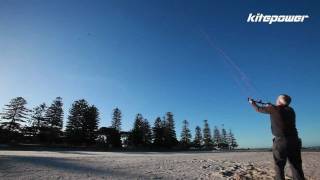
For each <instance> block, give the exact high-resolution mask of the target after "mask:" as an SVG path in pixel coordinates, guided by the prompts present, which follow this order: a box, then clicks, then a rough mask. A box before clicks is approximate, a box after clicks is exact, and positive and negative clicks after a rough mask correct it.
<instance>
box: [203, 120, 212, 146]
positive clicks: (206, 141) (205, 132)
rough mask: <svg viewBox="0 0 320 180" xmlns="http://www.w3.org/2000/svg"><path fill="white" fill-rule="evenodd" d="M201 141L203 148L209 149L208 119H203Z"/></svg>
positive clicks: (210, 139) (210, 141)
mask: <svg viewBox="0 0 320 180" xmlns="http://www.w3.org/2000/svg"><path fill="white" fill-rule="evenodd" d="M203 143H204V146H205V148H208V149H209V148H211V147H212V138H211V130H210V127H209V124H208V120H204V128H203Z"/></svg>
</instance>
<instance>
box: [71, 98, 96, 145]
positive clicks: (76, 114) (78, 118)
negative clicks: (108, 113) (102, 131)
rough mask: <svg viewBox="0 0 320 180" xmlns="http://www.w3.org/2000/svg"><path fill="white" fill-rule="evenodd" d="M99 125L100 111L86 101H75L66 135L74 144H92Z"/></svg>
mask: <svg viewBox="0 0 320 180" xmlns="http://www.w3.org/2000/svg"><path fill="white" fill-rule="evenodd" d="M98 124H99V111H98V109H97V108H96V107H95V106H90V105H89V104H88V102H87V101H86V100H84V99H81V100H78V101H75V102H74V103H73V104H72V107H71V109H70V115H69V117H68V123H67V128H66V135H67V138H68V140H69V141H70V142H71V143H74V144H81V143H86V144H92V143H93V142H94V139H95V137H96V132H97V129H98Z"/></svg>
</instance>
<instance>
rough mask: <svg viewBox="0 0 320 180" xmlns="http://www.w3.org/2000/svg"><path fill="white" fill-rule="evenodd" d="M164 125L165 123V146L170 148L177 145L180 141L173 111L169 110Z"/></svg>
mask: <svg viewBox="0 0 320 180" xmlns="http://www.w3.org/2000/svg"><path fill="white" fill-rule="evenodd" d="M164 125H165V131H164V138H165V146H167V147H168V148H171V147H173V146H175V145H176V144H177V142H178V140H177V136H176V130H175V123H174V119H173V114H172V113H171V112H167V114H166V120H165V123H164Z"/></svg>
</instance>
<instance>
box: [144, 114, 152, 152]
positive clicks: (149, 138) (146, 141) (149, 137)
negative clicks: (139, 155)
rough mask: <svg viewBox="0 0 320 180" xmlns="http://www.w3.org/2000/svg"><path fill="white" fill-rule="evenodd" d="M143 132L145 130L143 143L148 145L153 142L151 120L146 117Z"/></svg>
mask: <svg viewBox="0 0 320 180" xmlns="http://www.w3.org/2000/svg"><path fill="white" fill-rule="evenodd" d="M142 132H143V145H144V146H145V147H148V146H150V145H151V143H152V132H151V127H150V124H149V121H148V120H147V119H144V121H143V123H142Z"/></svg>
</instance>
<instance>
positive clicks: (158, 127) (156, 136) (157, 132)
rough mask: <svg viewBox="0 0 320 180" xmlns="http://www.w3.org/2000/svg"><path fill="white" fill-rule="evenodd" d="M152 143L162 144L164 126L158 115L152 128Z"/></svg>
mask: <svg viewBox="0 0 320 180" xmlns="http://www.w3.org/2000/svg"><path fill="white" fill-rule="evenodd" d="M152 139H153V145H154V146H156V147H161V146H163V145H164V127H163V122H162V121H161V118H160V117H157V119H156V120H155V122H154V124H153V128H152Z"/></svg>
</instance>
